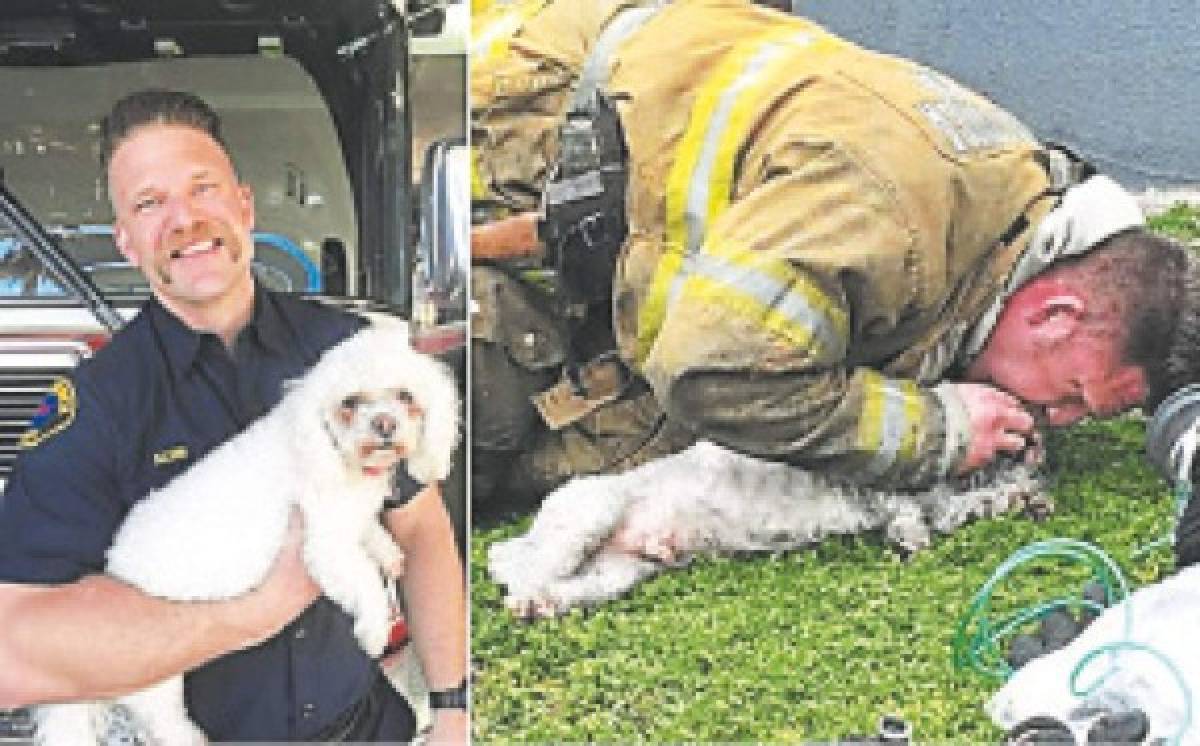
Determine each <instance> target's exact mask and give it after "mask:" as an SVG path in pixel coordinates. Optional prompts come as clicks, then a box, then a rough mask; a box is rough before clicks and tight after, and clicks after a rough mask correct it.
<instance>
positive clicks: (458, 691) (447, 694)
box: [429, 677, 467, 710]
mask: <svg viewBox="0 0 1200 746" xmlns="http://www.w3.org/2000/svg"><path fill="white" fill-rule="evenodd" d="M429 706H430V707H432V708H433V709H435V710H465V709H467V679H466V677H463V680H462V682H461V683H459V685H458V686H456V687H454V688H452V689H439V690H437V691H432V692H430V693H429Z"/></svg>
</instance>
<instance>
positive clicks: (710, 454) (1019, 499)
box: [488, 441, 1049, 617]
mask: <svg viewBox="0 0 1200 746" xmlns="http://www.w3.org/2000/svg"><path fill="white" fill-rule="evenodd" d="M1031 499H1032V500H1035V501H1041V505H1042V506H1043V507H1046V508H1047V509H1048V506H1049V502H1048V501H1047V500H1046V498H1044V497H1043V496H1041V495H1040V494H1039V485H1038V483H1037V481H1036V480H1035V479H1034V478H1033V477H1032V475H1031V473H1030V471H1029V470H1028V469H1027V468H1026V467H1025V466H1023V465H1009V466H1008V467H1006V468H1005V470H1004V472H1003V473H1002V474H994V473H993V474H987V475H978V476H975V477H973V478H969V479H963V480H955V481H953V482H944V483H940V484H938V485H936V486H934V487H932V488H930V489H928V490H925V491H923V492H915V493H898V492H886V491H880V490H874V489H865V488H861V487H854V486H850V485H849V484H846V483H839V482H836V481H834V480H832V479H829V478H826V477H822V476H820V475H817V474H813V473H812V472H808V471H805V470H803V469H799V468H795V467H792V466H788V465H786V464H780V463H774V462H768V461H761V460H758V459H754V458H750V457H748V456H743V455H741V454H738V453H735V452H733V451H730V450H727V449H725V448H722V447H720V446H717V445H715V444H713V443H709V442H707V441H701V442H699V443H697V444H695V445H694V446H692V447H691V448H689V449H687V450H685V451H683V452H681V453H677V454H674V455H671V456H667V457H664V458H662V459H658V460H656V461H652V462H650V463H647V464H644V465H642V466H640V467H638V468H636V469H633V470H631V471H628V472H625V473H624V474H617V475H605V476H588V477H580V478H578V479H575V480H572V481H571V482H569V483H567V484H566V485H564V486H562V487H560V488H559V489H557V490H555V491H554V492H552V493H550V494H549V495H548V496H547V497H546V499H545V501H544V502H543V503H542V507H541V509H540V510H539V512H538V514H537V516H536V518H535V519H534V521H533V525H532V527H531V528H530V530H529V532H528V533H527V534H526V535H524V536H521V537H517V538H514V539H510V540H508V541H503V542H499V543H497V544H495V545H494V546H493V547H492V548H491V551H490V553H489V557H488V570H489V571H490V572H491V575H492V577H493V578H494V579H495V580H496V581H497V582H498V583H500V584H502V585H504V586H506V588H507V595H506V597H505V604H506V605H507V606H508V608H509V609H511V610H512V611H513V612H514V613H515V614H517V615H518V616H522V617H532V616H552V615H554V614H560V613H563V612H565V611H567V610H568V609H570V608H571V607H573V606H580V605H586V604H594V603H598V602H601V601H606V600H609V599H612V598H616V597H617V596H619V595H621V594H623V593H625V592H626V591H628V590H629V589H630V588H632V587H633V586H634V585H635V584H637V583H638V582H640V581H641V580H643V579H645V578H647V577H649V576H651V575H654V574H656V573H658V572H660V571H662V569H663V568H664V567H665V566H669V565H676V564H680V563H681V562H682V561H685V560H686V559H687V558H688V557H689V556H691V555H693V554H695V553H697V552H731V551H764V550H765V551H770V550H782V549H792V548H797V547H801V546H805V545H808V544H812V543H815V542H818V541H820V540H821V539H823V538H825V537H826V536H830V535H832V534H853V533H859V532H863V531H869V530H873V529H882V530H883V532H884V535H885V536H886V537H887V538H888V539H889V540H890V541H892V542H894V543H896V544H897V545H899V546H901V547H902V548H904V549H905V550H907V551H916V550H919V549H922V548H924V547H926V546H928V545H929V542H930V540H931V529H932V530H936V531H938V532H942V533H946V532H949V531H952V530H954V529H955V528H957V527H958V526H961V525H962V524H963V523H965V522H967V521H968V520H969V519H971V518H972V517H987V516H993V515H998V514H1000V513H1004V512H1007V511H1009V510H1012V509H1014V508H1020V507H1025V506H1026V504H1027V502H1028V501H1030V500H1031Z"/></svg>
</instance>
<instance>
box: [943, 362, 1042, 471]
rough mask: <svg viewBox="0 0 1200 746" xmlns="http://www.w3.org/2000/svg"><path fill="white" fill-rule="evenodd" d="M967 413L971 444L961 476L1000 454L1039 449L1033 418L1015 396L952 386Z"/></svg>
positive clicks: (978, 387) (990, 389)
mask: <svg viewBox="0 0 1200 746" xmlns="http://www.w3.org/2000/svg"><path fill="white" fill-rule="evenodd" d="M953 385H954V388H955V392H956V393H957V394H958V397H959V399H960V400H961V401H962V403H963V406H964V407H965V408H966V410H967V421H968V423H969V426H970V430H971V434H970V445H969V447H968V448H967V455H966V458H964V459H963V461H962V463H961V464H959V467H958V473H959V474H966V473H968V472H971V471H974V470H976V469H978V468H980V467H983V466H986V465H987V464H990V463H991V462H992V461H993V460H994V459H995V458H996V456H998V455H999V454H1000V453H1002V452H1004V453H1013V454H1017V453H1020V452H1021V451H1024V450H1025V449H1026V448H1027V447H1031V446H1039V444H1040V440H1039V439H1038V435H1037V430H1036V429H1035V428H1034V419H1033V415H1032V414H1030V413H1029V412H1028V411H1027V410H1026V409H1025V407H1024V405H1022V404H1021V401H1020V399H1017V398H1016V397H1015V396H1013V395H1012V394H1009V393H1006V392H1004V391H1001V390H1000V389H998V388H996V387H995V386H989V385H987V384H983V383H957V384H953Z"/></svg>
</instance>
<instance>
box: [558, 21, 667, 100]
mask: <svg viewBox="0 0 1200 746" xmlns="http://www.w3.org/2000/svg"><path fill="white" fill-rule="evenodd" d="M663 5H664V3H663V2H654V3H651V4H649V5H644V6H633V5H626V6H625V7H623V8H620V9H618V10H617V14H616V15H615V16H613V17H612V18H611V19H609V21H608V24H607V25H606V26H605V27H604V30H603V31H602V32H600V36H598V37H596V43H595V44H594V45H593V46H592V51H591V53H589V54H588V58H587V60H586V61H585V62H584V63H583V70H582V71H581V72H580V74H579V82H578V83H577V84H576V86H575V93H574V94H573V95H572V96H571V109H570V110H571V111H573V112H575V111H580V112H589V113H590V112H593V111H595V108H596V93H597V92H599V90H600V88H601V87H603V86H604V85H605V84H606V83H607V82H608V73H609V67H610V64H609V63H610V62H611V60H612V54H613V52H614V51H615V50H616V48H617V46H618V45H620V43H621V42H623V41H625V39H627V38H629V36H630V35H632V34H633V32H635V31H637V30H638V29H640V28H641V27H642V26H643V25H644V24H645V23H646V21H649V20H650V19H651V18H653V17H654V16H655V15H656V14H657V13H658V11H660V10H662V8H663Z"/></svg>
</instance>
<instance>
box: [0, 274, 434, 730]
mask: <svg viewBox="0 0 1200 746" xmlns="http://www.w3.org/2000/svg"><path fill="white" fill-rule="evenodd" d="M363 323H364V322H363V321H362V319H360V318H358V317H355V316H350V315H348V314H345V313H342V312H340V311H337V310H334V309H331V308H328V307H324V306H320V305H318V304H316V303H314V302H310V301H303V300H300V299H296V298H292V297H289V296H286V295H278V294H273V293H270V292H267V291H263V290H261V289H260V290H258V291H257V293H256V296H255V308H254V314H253V317H252V320H251V322H250V324H249V325H248V326H247V328H246V329H245V330H244V331H243V332H242V333H241V334H240V335H239V336H238V338H237V340H236V342H235V344H234V348H233V350H232V353H231V352H229V351H226V350H225V348H224V346H223V345H222V344H221V342H220V340H219V339H218V338H217V337H215V336H214V335H211V334H199V333H196V332H194V331H192V330H190V329H188V328H187V327H185V326H184V325H183V324H182V323H181V322H180V321H179V320H178V319H176V318H175V317H174V316H173V315H172V314H171V313H169V312H168V311H166V310H165V309H164V308H163V307H162V306H161V305H159V303H158V302H157V301H155V300H151V301H149V302H148V303H147V304H146V305H145V307H144V308H143V309H142V312H141V313H139V314H138V316H137V317H136V318H135V319H134V320H133V321H132V322H130V323H129V325H128V326H127V327H126V328H125V329H123V330H122V331H121V332H119V333H118V334H116V335H115V336H114V337H113V339H112V341H111V342H110V343H109V344H108V345H107V346H106V347H105V348H104V349H102V350H101V351H100V352H99V353H98V354H97V355H96V356H95V357H94V358H92V359H91V360H88V361H86V362H84V363H83V364H82V365H81V366H80V367H79V368H78V369H77V370H76V371H75V372H74V375H73V376H72V381H73V385H72V383H71V382H60V384H59V385H58V391H57V392H56V394H57V395H56V396H54V397H50V398H48V401H47V403H46V404H43V407H42V411H41V412H40V414H39V417H38V418H35V426H36V427H35V429H34V430H32V431H31V433H30V434H31V435H32V436H33V437H32V441H38V440H40V443H38V444H37V445H36V447H34V448H32V450H27V451H24V452H23V453H22V454H21V457H20V459H19V460H18V462H17V467H16V470H15V471H14V473H13V476H12V479H11V480H10V481H9V483H8V486H7V489H6V491H5V494H4V497H3V499H2V500H0V580H2V581H7V582H18V583H63V582H70V581H73V580H76V579H78V578H79V577H80V576H83V575H87V574H89V573H95V572H100V571H102V570H103V567H104V552H105V550H106V549H107V548H108V546H109V545H110V544H111V542H112V537H113V534H114V533H115V530H116V528H117V527H118V526H119V525H120V523H121V521H122V520H123V518H124V516H125V514H126V513H127V512H128V511H129V509H130V507H131V506H132V505H133V504H134V503H135V502H137V500H139V499H140V498H141V497H143V496H144V495H145V494H146V493H147V492H149V491H150V490H152V489H154V488H157V487H161V486H162V485H164V484H165V483H166V482H167V481H168V480H170V479H171V478H172V477H173V476H175V475H177V474H179V473H180V472H182V471H183V470H185V469H186V468H187V467H188V466H189V465H190V464H192V463H194V462H195V461H196V460H197V459H199V458H200V457H202V456H203V455H204V454H206V453H208V452H209V451H210V450H212V449H213V448H214V447H216V446H217V445H219V444H220V443H222V442H223V441H225V440H227V439H228V438H229V437H231V436H232V435H234V434H236V433H237V432H239V431H241V430H242V429H243V428H245V426H246V425H247V424H249V423H250V422H251V421H253V420H254V419H255V418H257V417H259V416H260V415H262V414H263V413H264V412H266V411H267V410H268V409H270V407H272V406H273V405H274V404H275V403H276V402H278V401H279V398H280V396H281V384H282V383H283V382H284V381H286V380H288V379H290V378H295V377H297V376H299V375H301V374H302V373H303V372H304V371H305V370H306V369H307V368H308V367H310V366H311V365H312V364H313V363H315V362H316V360H317V358H318V357H320V355H321V353H322V352H323V351H324V350H325V349H327V348H329V347H331V346H333V345H334V344H336V343H337V342H339V341H340V340H342V339H343V338H345V337H346V336H349V335H350V334H352V333H353V332H354V331H356V330H357V329H358V328H360V327H361V326H362V325H363ZM30 445H32V442H31V443H30ZM231 478H235V477H231ZM416 488H417V486H416V484H415V483H412V482H408V483H406V484H405V486H404V487H402V488H401V489H403V490H405V491H407V492H408V494H409V495H411V493H412V492H414V491H415V490H416ZM404 496H407V495H404ZM351 628H352V623H351V620H350V617H349V616H347V615H346V614H345V613H343V612H342V611H341V609H339V608H338V607H337V606H335V605H334V604H333V603H332V602H330V601H329V600H328V599H326V598H325V597H321V598H320V599H319V600H318V601H317V602H315V603H314V604H313V605H312V606H310V607H309V608H308V609H307V610H306V611H305V612H304V613H303V614H301V615H300V616H299V617H298V618H297V619H296V620H295V621H294V622H293V623H292V624H290V625H289V626H288V627H287V628H286V629H284V630H283V632H282V633H281V634H279V635H278V636H276V637H274V638H272V639H271V640H269V641H267V642H266V643H264V644H262V645H259V646H256V647H254V648H252V649H250V650H245V651H240V652H237V653H233V654H230V655H227V656H224V657H222V658H219V659H217V660H215V661H213V662H211V663H209V664H207V665H205V666H202V667H200V668H198V669H196V670H194V671H192V672H190V673H189V674H188V675H187V676H186V679H185V681H186V691H187V706H188V711H189V713H190V714H191V716H192V718H193V719H194V720H195V721H196V722H197V723H198V724H199V725H200V727H201V728H203V729H204V731H205V732H206V733H207V734H208V736H209V737H210V738H211V739H213V740H218V741H220V740H253V739H271V740H282V739H288V738H292V739H305V738H308V737H311V736H312V735H313V734H315V733H317V732H318V731H319V730H320V729H321V728H322V727H323V726H325V725H326V724H328V723H330V722H332V721H333V720H334V719H335V718H336V717H337V716H338V715H339V714H341V713H342V712H343V711H344V710H345V709H346V708H347V707H349V706H351V705H352V704H353V703H355V702H357V701H358V699H359V698H361V697H362V696H363V694H364V693H365V692H366V691H367V689H368V688H369V685H370V683H371V681H372V677H373V675H374V671H375V664H374V663H373V662H372V661H371V660H370V659H369V658H368V657H367V656H366V655H365V654H364V653H363V652H362V650H361V649H360V648H359V647H358V644H357V642H356V640H355V638H354V636H353V634H352V632H351Z"/></svg>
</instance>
